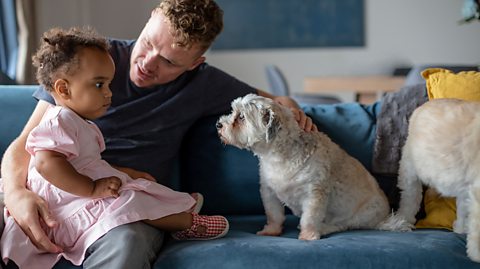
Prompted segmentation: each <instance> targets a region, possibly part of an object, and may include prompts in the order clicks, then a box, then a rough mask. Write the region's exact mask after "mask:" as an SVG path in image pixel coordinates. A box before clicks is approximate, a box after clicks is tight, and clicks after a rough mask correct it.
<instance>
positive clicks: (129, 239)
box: [83, 222, 164, 268]
mask: <svg viewBox="0 0 480 269" xmlns="http://www.w3.org/2000/svg"><path fill="white" fill-rule="evenodd" d="M163 237H164V233H163V232H162V231H160V230H158V229H156V228H154V227H152V226H149V225H147V224H145V223H143V222H135V223H130V224H127V225H122V226H118V227H116V228H115V229H112V230H111V231H109V232H108V233H107V234H105V235H104V236H103V237H102V238H100V239H99V240H97V241H96V242H95V243H93V244H92V246H90V247H89V248H88V250H87V255H88V257H87V258H86V260H85V261H84V264H83V267H84V268H150V264H151V263H152V262H153V261H154V260H155V258H156V256H157V254H158V252H159V251H160V248H161V246H162V243H163Z"/></svg>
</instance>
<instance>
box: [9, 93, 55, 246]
mask: <svg viewBox="0 0 480 269" xmlns="http://www.w3.org/2000/svg"><path fill="white" fill-rule="evenodd" d="M49 106H50V104H49V103H47V102H44V101H39V102H38V104H37V106H36V108H35V110H34V111H33V113H32V115H31V116H30V119H29V120H28V122H27V124H26V125H25V127H24V129H23V131H22V133H21V134H20V135H19V136H18V137H17V138H16V139H15V140H14V141H13V142H12V143H11V144H10V146H9V147H8V148H7V150H6V151H5V154H4V156H3V159H2V164H1V165H2V167H1V171H2V179H3V184H4V192H5V205H6V207H7V208H8V211H9V213H10V215H12V216H13V218H14V219H15V221H16V222H17V223H18V225H20V227H21V228H22V230H23V231H24V232H25V234H26V235H27V236H28V237H29V238H30V240H32V242H33V243H34V244H35V245H36V246H37V247H38V248H40V249H43V250H46V251H49V252H54V253H55V252H60V251H62V250H61V248H60V247H59V246H57V245H55V244H53V243H52V242H51V241H50V239H48V237H47V235H46V234H45V232H44V231H43V229H42V228H41V226H40V218H42V219H43V221H44V222H45V223H46V224H47V225H48V226H49V227H54V226H55V225H57V222H56V221H55V219H53V217H52V216H51V215H50V212H49V210H48V208H47V205H46V203H45V201H43V200H42V199H41V198H40V197H39V196H38V195H37V194H35V193H33V192H31V191H30V190H28V189H27V188H26V181H27V171H28V163H29V161H30V155H29V154H28V152H27V151H26V150H25V144H26V141H27V137H28V134H29V133H30V131H31V130H32V129H33V128H34V127H35V126H37V125H38V124H39V123H40V120H41V119H42V117H43V114H45V111H46V110H47V108H48V107H49Z"/></svg>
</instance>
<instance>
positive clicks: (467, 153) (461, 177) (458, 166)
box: [398, 99, 480, 262]
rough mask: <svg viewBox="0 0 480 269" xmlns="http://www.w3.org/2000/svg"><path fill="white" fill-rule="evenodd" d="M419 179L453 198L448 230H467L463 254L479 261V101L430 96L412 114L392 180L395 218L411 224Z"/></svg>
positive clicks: (419, 189)
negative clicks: (398, 195) (396, 200)
mask: <svg viewBox="0 0 480 269" xmlns="http://www.w3.org/2000/svg"><path fill="white" fill-rule="evenodd" d="M422 183H424V184H426V185H428V186H430V187H433V188H434V189H436V190H437V191H438V192H439V193H440V194H441V195H443V196H449V197H456V198H457V200H456V201H457V220H456V221H455V223H454V226H453V229H454V231H455V232H457V233H467V254H468V257H470V259H472V260H474V261H476V262H480V249H479V243H480V234H479V232H480V103H477V102H467V101H461V100H456V99H438V100H437V99H435V100H432V101H429V102H427V103H425V104H424V105H422V106H420V107H419V108H417V109H416V110H415V111H414V112H413V114H412V116H411V118H410V123H409V130H408V137H407V140H406V142H405V146H404V147H403V151H402V158H401V161H400V169H399V179H398V187H399V188H400V190H401V191H402V192H401V200H400V207H399V210H398V217H403V218H405V219H406V220H407V221H408V222H410V223H412V224H413V223H415V214H416V213H417V211H418V210H419V207H420V203H421V200H422Z"/></svg>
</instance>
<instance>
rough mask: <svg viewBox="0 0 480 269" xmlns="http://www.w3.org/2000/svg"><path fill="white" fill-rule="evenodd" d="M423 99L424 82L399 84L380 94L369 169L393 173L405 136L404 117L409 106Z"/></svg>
mask: <svg viewBox="0 0 480 269" xmlns="http://www.w3.org/2000/svg"><path fill="white" fill-rule="evenodd" d="M426 101H428V96H427V91H426V88H425V83H422V84H417V85H413V86H407V87H403V88H402V89H400V90H399V91H396V92H391V93H387V94H386V95H384V96H383V98H382V109H381V112H380V114H379V116H378V118H377V132H376V137H375V142H374V148H373V160H372V172H373V173H375V174H388V175H396V174H397V172H398V166H399V161H400V157H401V153H402V147H403V145H404V144H405V140H406V139H407V134H408V120H409V118H410V115H411V114H412V112H413V110H415V108H417V107H418V106H420V105H422V104H423V103H425V102H426Z"/></svg>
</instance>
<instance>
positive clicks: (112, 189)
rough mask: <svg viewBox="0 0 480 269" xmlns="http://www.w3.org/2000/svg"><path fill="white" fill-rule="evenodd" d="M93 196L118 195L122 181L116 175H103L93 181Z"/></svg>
mask: <svg viewBox="0 0 480 269" xmlns="http://www.w3.org/2000/svg"><path fill="white" fill-rule="evenodd" d="M93 184H94V185H93V191H92V197H93V198H106V197H115V198H116V197H118V190H119V189H120V187H121V186H122V181H121V180H120V179H119V178H118V177H104V178H100V179H97V180H95V181H94V182H93Z"/></svg>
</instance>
